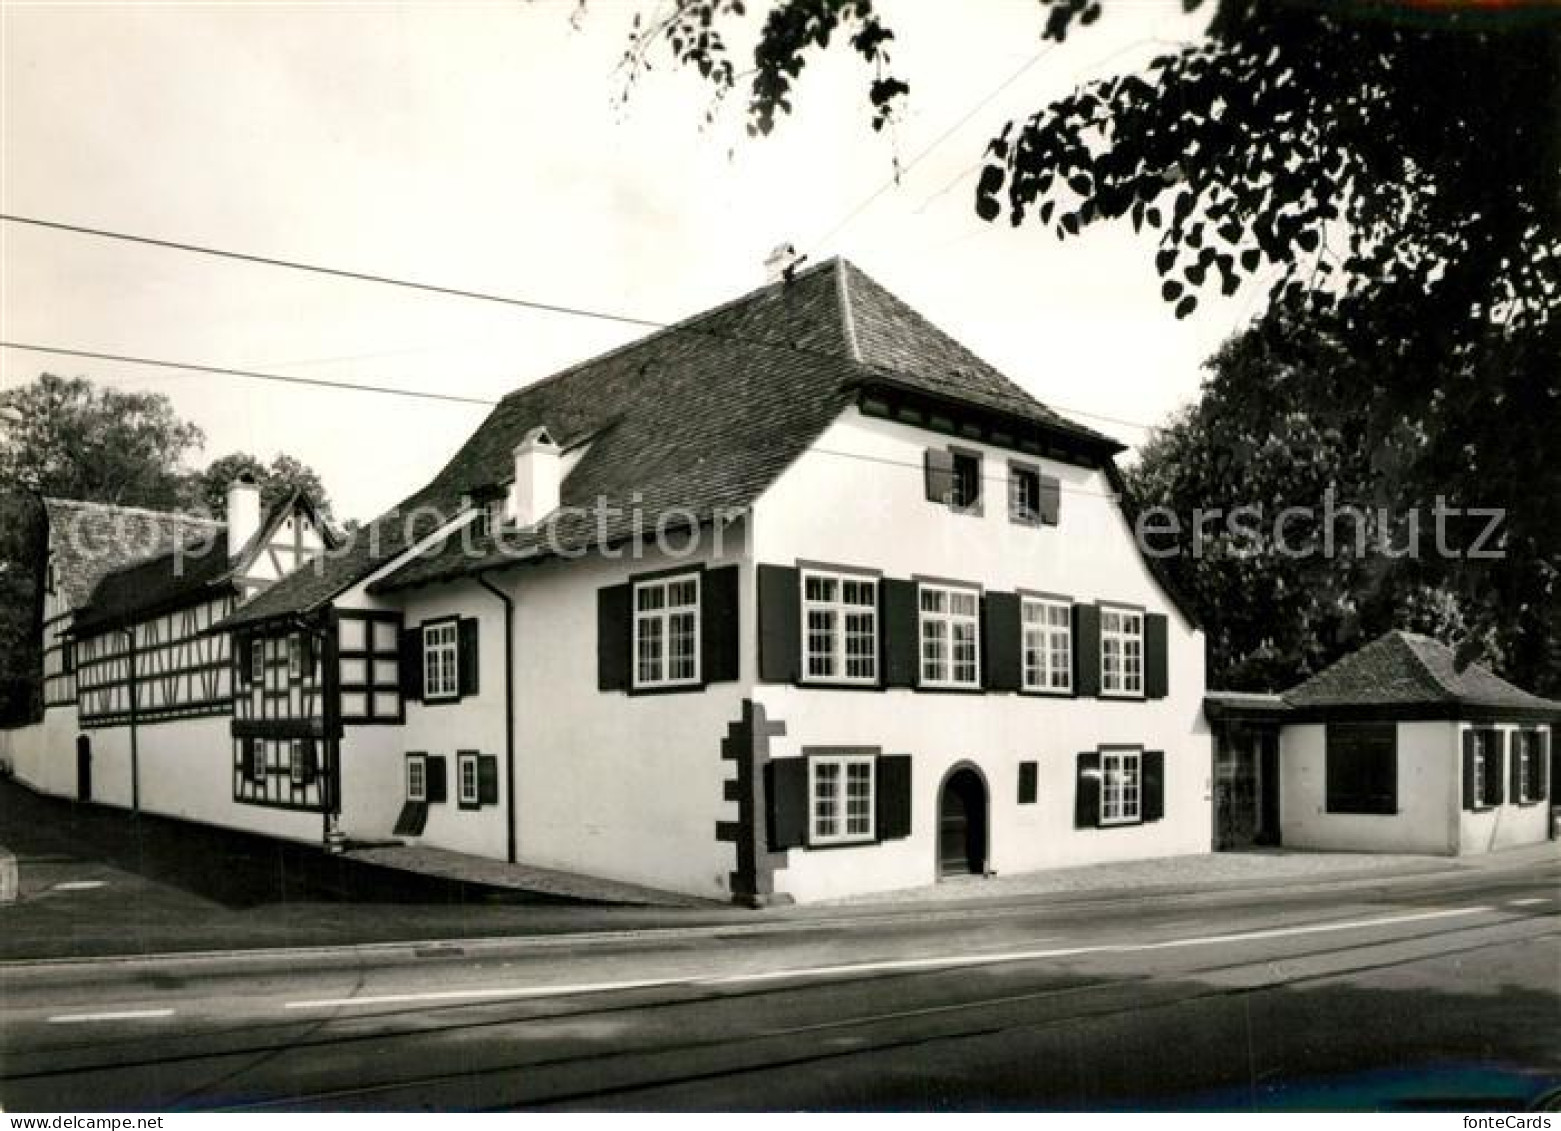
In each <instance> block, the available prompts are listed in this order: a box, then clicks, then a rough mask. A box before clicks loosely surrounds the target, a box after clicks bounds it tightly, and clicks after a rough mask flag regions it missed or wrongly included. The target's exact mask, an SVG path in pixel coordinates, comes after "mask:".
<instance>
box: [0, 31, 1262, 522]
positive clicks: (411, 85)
mask: <svg viewBox="0 0 1561 1131" xmlns="http://www.w3.org/2000/svg"><path fill="white" fill-rule="evenodd" d="M653 6H654V5H653V4H652V3H650V2H634V0H587V3H586V4H585V5H584V7H583V9H579V8H578V5H577V0H534V2H531V3H523V2H514V0H507V2H504V3H481V4H479V3H456V2H441V3H438V4H433V3H425V4H365V3H352V4H346V3H329V2H316V3H308V4H303V3H166V4H150V3H141V4H79V3H78V4H69V5H66V4H54V5H51V4H20V3H11V2H5V3H3V5H0V99H3V101H0V211H4V212H6V213H13V214H20V215H24V216H35V217H40V218H45V219H50V220H57V221H61V222H65V223H70V224H78V225H83V226H88V227H98V228H108V229H114V230H119V231H127V232H132V233H136V234H140V235H147V236H152V237H155V238H159V239H165V240H173V241H178V242H185V243H194V244H203V245H210V246H216V247H222V248H226V249H230V250H235V251H240V252H246V253H251V254H258V255H264V256H271V257H277V258H287V259H294V260H301V261H306V262H311V263H319V264H323V265H328V266H332V267H338V268H344V269H347V270H353V271H359V272H366V273H374V274H382V275H389V276H395V277H399V278H406V279H412V280H417V281H422V282H429V283H435V284H439V285H444V286H451V287H458V288H462V289H467V290H477V291H487V292H493V293H497V294H503V295H508V296H515V297H518V298H525V299H532V300H536V301H540V302H546V303H551V304H558V305H568V306H576V307H582V308H589V309H591V310H596V311H607V312H612V313H617V314H622V315H626V316H630V317H633V318H642V319H651V320H655V321H673V320H676V319H678V318H681V317H685V316H687V315H690V314H693V313H695V312H697V311H699V310H702V309H704V308H706V307H709V306H712V305H715V304H717V303H720V302H724V301H726V300H728V299H731V298H734V297H736V296H738V295H739V294H742V293H743V292H745V291H747V290H750V289H752V288H753V287H755V286H758V285H760V284H761V283H763V282H764V278H765V269H764V260H765V257H766V255H767V254H768V253H769V252H770V250H771V249H772V248H774V247H775V246H776V245H777V244H780V243H785V242H789V243H791V244H793V245H795V246H796V247H797V248H798V250H799V251H802V252H803V253H805V254H807V255H808V256H809V258H810V260H815V261H816V260H818V259H821V258H825V257H828V256H830V255H837V254H838V255H843V256H845V257H847V258H849V259H850V260H851V261H852V262H854V263H856V264H857V265H858V266H859V267H861V268H862V269H863V270H865V271H866V272H867V273H868V274H870V275H872V276H873V277H874V278H876V279H877V280H878V281H879V282H880V283H882V284H884V285H885V286H887V287H888V288H889V289H890V290H892V291H894V292H895V293H897V294H899V295H900V296H901V297H902V298H904V299H905V300H907V301H908V302H910V303H911V304H912V305H913V306H915V307H917V308H918V309H920V310H921V311H922V312H923V313H924V314H925V315H927V316H928V317H929V318H931V319H932V320H933V321H934V322H936V323H937V324H938V325H940V326H941V327H943V328H944V329H945V330H947V331H948V332H950V333H952V334H953V335H954V336H955V337H957V338H959V339H960V340H961V341H963V342H964V343H965V344H967V345H968V346H970V347H971V348H972V349H974V350H975V351H976V352H977V353H979V354H980V355H982V356H983V357H985V358H986V359H987V360H989V361H991V362H992V363H993V364H995V365H997V366H998V368H1000V369H1002V370H1003V371H1004V372H1006V373H1007V374H1009V376H1011V377H1012V378H1013V379H1014V380H1016V381H1018V382H1019V383H1020V384H1021V385H1023V386H1024V387H1025V388H1026V389H1028V390H1029V391H1030V392H1031V393H1032V394H1034V395H1035V396H1036V397H1038V398H1040V399H1041V400H1042V401H1044V402H1045V403H1047V404H1049V405H1051V406H1052V407H1054V408H1056V409H1058V410H1059V411H1062V412H1063V413H1065V414H1070V415H1073V416H1074V417H1075V418H1076V419H1078V420H1079V421H1080V422H1082V423H1085V424H1088V425H1090V426H1092V427H1095V428H1097V429H1099V430H1102V431H1105V432H1107V433H1109V434H1111V435H1114V436H1116V437H1117V438H1118V439H1120V440H1122V441H1123V442H1124V443H1126V444H1129V445H1136V444H1139V443H1141V442H1142V441H1143V440H1144V438H1145V436H1146V435H1147V427H1149V426H1152V425H1155V424H1156V423H1160V422H1163V420H1164V419H1165V417H1166V416H1167V414H1169V413H1171V412H1172V411H1174V410H1175V409H1176V408H1177V407H1179V406H1181V405H1183V404H1186V403H1188V402H1189V401H1191V400H1193V399H1195V398H1196V396H1197V392H1198V387H1199V382H1200V379H1201V374H1200V367H1201V365H1202V363H1203V361H1204V360H1205V359H1206V358H1207V357H1208V356H1209V354H1210V353H1211V352H1212V351H1213V350H1214V349H1215V348H1216V347H1217V346H1218V344H1219V343H1220V342H1221V341H1222V340H1223V339H1224V338H1226V337H1227V336H1229V335H1230V334H1231V333H1232V332H1233V331H1235V330H1237V329H1239V328H1240V326H1242V325H1243V324H1244V323H1245V321H1246V320H1248V319H1250V318H1251V317H1252V316H1253V315H1254V314H1255V313H1257V312H1258V310H1259V309H1260V306H1261V293H1260V291H1261V285H1260V284H1252V283H1249V284H1246V285H1245V286H1244V287H1243V289H1242V290H1241V291H1238V292H1237V294H1236V295H1234V296H1232V297H1231V298H1229V299H1221V298H1219V297H1218V296H1205V298H1204V302H1203V303H1202V304H1201V305H1200V308H1199V311H1198V313H1197V314H1196V315H1195V316H1194V317H1192V318H1189V319H1188V320H1186V321H1185V322H1178V321H1177V320H1176V319H1175V318H1174V317H1173V316H1172V314H1171V311H1170V308H1169V307H1168V306H1167V305H1166V304H1164V303H1162V302H1161V301H1160V298H1159V294H1158V290H1159V287H1158V280H1157V278H1156V276H1155V274H1154V270H1153V266H1152V262H1151V259H1152V251H1153V246H1152V244H1150V243H1149V242H1147V241H1146V240H1143V239H1140V238H1139V237H1135V236H1134V235H1133V234H1132V232H1131V230H1130V229H1129V228H1127V226H1126V225H1120V226H1119V225H1107V226H1099V227H1097V228H1096V229H1094V230H1091V231H1089V232H1087V233H1086V234H1085V235H1084V236H1083V237H1081V238H1077V239H1073V240H1069V241H1066V242H1058V241H1057V240H1055V239H1054V238H1053V237H1051V236H1049V235H1047V234H1046V233H1045V232H1043V231H1041V230H1040V229H1039V228H1037V227H1024V228H1019V229H1014V228H1011V227H1010V226H1008V224H1007V223H1006V221H1004V222H999V223H997V224H986V223H983V222H982V221H980V220H979V219H978V218H977V217H976V215H975V213H974V210H973V206H972V193H973V187H974V182H975V177H976V174H977V172H978V171H979V168H980V162H981V157H982V152H983V149H984V147H985V145H986V142H987V141H988V139H989V138H991V137H992V136H993V135H994V134H995V133H996V132H997V131H998V130H1000V129H1001V128H1002V126H1003V125H1004V123H1006V122H1008V121H1010V120H1012V119H1016V118H1023V117H1025V116H1027V115H1028V114H1030V113H1031V112H1033V111H1035V110H1036V109H1038V108H1040V107H1042V106H1044V105H1045V103H1046V102H1047V100H1048V99H1051V98H1054V97H1057V96H1059V95H1061V94H1065V93H1067V92H1068V91H1069V90H1071V89H1072V88H1073V87H1075V86H1076V85H1077V84H1078V83H1080V82H1082V81H1086V80H1088V79H1092V78H1097V77H1105V76H1109V75H1111V74H1115V73H1119V72H1121V71H1124V70H1130V69H1134V68H1137V67H1141V66H1142V65H1143V64H1144V63H1145V62H1147V61H1148V59H1149V58H1151V57H1152V56H1153V55H1155V54H1158V53H1160V52H1162V51H1165V50H1167V49H1171V48H1174V47H1176V46H1178V45H1180V44H1181V43H1184V42H1187V41H1190V40H1192V39H1195V38H1196V37H1197V35H1198V33H1199V31H1200V28H1201V21H1202V19H1204V18H1206V17H1200V16H1199V15H1197V14H1194V15H1193V16H1188V15H1185V14H1184V13H1183V12H1182V10H1181V4H1180V0H1165V2H1157V0H1132V2H1123V3H1116V4H1110V5H1107V6H1106V10H1107V15H1106V16H1105V18H1103V19H1102V20H1100V21H1099V22H1098V23H1097V24H1095V25H1094V26H1093V27H1090V28H1086V29H1082V30H1081V31H1080V32H1078V33H1076V34H1075V35H1074V36H1072V37H1070V39H1069V41H1068V42H1067V43H1066V44H1064V45H1062V46H1056V45H1051V44H1046V43H1043V42H1042V40H1041V38H1040V29H1041V24H1042V20H1041V14H1040V6H1039V5H1038V4H1037V3H1036V2H1035V0H968V2H964V3H961V4H959V5H957V6H956V5H947V4H938V5H933V4H930V3H926V2H925V0H901V2H895V0H883V2H881V3H880V5H879V7H880V9H881V11H882V12H883V15H884V18H885V22H887V23H888V24H889V25H890V26H891V27H892V28H893V29H894V30H895V32H896V36H897V38H896V40H895V42H894V46H893V55H894V63H895V69H896V71H897V73H899V74H900V75H901V76H902V77H904V78H906V79H907V80H908V81H909V82H910V84H911V95H910V98H909V101H908V102H907V104H906V106H905V108H904V112H903V114H902V115H901V118H900V120H899V122H898V123H897V124H896V125H895V126H894V128H893V129H892V130H888V131H885V132H884V133H883V134H875V133H874V132H873V131H872V129H871V128H870V125H869V121H870V109H869V107H868V106H867V100H866V96H865V90H866V82H867V80H868V79H869V78H870V76H869V75H868V74H867V73H866V72H865V71H864V69H863V67H862V66H861V64H860V62H859V60H857V59H856V58H855V57H854V56H852V55H851V54H850V53H849V52H846V51H836V52H831V53H829V54H828V55H824V56H817V57H815V58H814V59H813V61H812V63H811V65H810V66H809V67H808V68H807V70H806V71H805V72H804V74H803V77H802V80H801V86H800V89H799V91H798V96H797V98H796V110H795V112H794V113H793V114H792V115H791V116H789V117H787V118H785V119H782V121H781V123H780V126H779V128H778V129H777V131H776V132H775V134H774V135H772V136H771V137H769V138H766V139H760V140H753V139H749V138H748V137H747V136H746V134H745V132H744V129H743V126H744V122H743V117H742V114H741V100H740V99H735V100H734V101H733V104H732V105H730V106H728V107H727V108H726V109H725V110H724V111H722V112H721V113H720V114H719V115H718V116H717V118H716V120H715V122H714V123H713V124H710V125H705V124H704V116H705V110H706V109H707V107H708V105H709V91H708V89H707V88H706V87H704V86H703V85H702V84H701V83H700V82H699V81H698V80H697V77H696V76H694V75H692V74H689V73H685V72H680V71H677V70H675V69H674V68H672V67H671V66H670V65H668V64H666V63H665V62H663V63H662V65H660V66H658V67H656V68H655V69H654V70H653V71H651V72H650V73H649V74H648V75H645V76H642V77H641V78H640V79H639V80H638V81H637V82H635V83H634V84H633V86H632V87H631V88H630V90H629V98H628V101H627V104H626V105H625V104H623V103H622V101H621V99H620V95H621V94H622V93H623V91H624V79H623V75H622V73H621V70H620V69H619V60H620V58H621V56H622V55H623V52H624V49H625V47H626V45H627V36H628V33H629V29H630V24H631V20H632V18H633V15H634V13H635V12H636V11H643V12H649V11H651V10H652V9H653ZM765 7H766V5H764V4H762V3H755V4H750V5H749V8H750V10H751V11H762V10H763V9H764V8H765ZM955 12H957V13H958V14H957V16H955V15H953V14H952V13H955ZM752 20H753V17H750V20H749V23H748V24H746V25H738V26H735V27H734V28H733V29H732V31H731V33H730V35H729V38H731V39H732V40H733V42H734V46H736V47H738V48H739V49H740V48H741V47H742V46H743V45H744V44H745V43H746V42H750V41H751V36H752V34H753V23H752ZM745 37H747V38H746V39H745ZM896 162H898V164H899V165H900V167H901V168H902V170H903V172H902V175H901V176H899V178H898V179H897V180H896V178H895V176H894V173H895V168H896ZM644 332H645V331H644V330H643V329H636V328H635V327H633V326H629V325H624V324H622V323H614V322H609V321H602V320H594V319H587V318H580V317H570V316H564V315H559V314H551V313H543V312H537V311H528V310H523V309H519V308H516V307H513V306H507V305H500V304H494V303H483V302H477V301H472V300H463V299H457V298H453V297H441V296H436V295H431V294H427V293H421V292H414V291H409V290H404V289H400V288H391V287H385V286H379V285H374V284H370V283H364V282H354V281H347V280H341V279H330V278H323V277H320V276H314V275H308V274H303V273H299V272H293V271H285V270H280V269H276V268H272V267H265V266H259V265H254V264H242V263H236V262H229V261H222V260H215V259H211V258H207V257H201V256H195V255H190V254H186V253H180V252H174V251H169V250H165V249H158V248H152V247H145V246H134V245H128V244H121V243H114V242H108V241H103V240H100V239H96V238H92V237H87V236H82V235H75V234H68V233H62V232H52V231H42V230H38V229H32V228H27V227H22V226H19V225H16V224H10V223H5V224H0V338H3V339H4V340H8V341H19V342H31V343H39V344H47V345H59V346H65V347H68V348H73V349H84V350H90V351H94V352H101V353H115V354H127V355H136V356H142V357H151V358H160V359H167V360H174V361H180V362H193V363H198V364H203V365H213V366H223V367H234V368H243V369H254V370H261V371H265V372H273V373H279V374H286V375H294V376H304V377H319V378H326V379H329V380H334V381H344V382H350V383H356V384H375V385H388V386H392V387H396V388H402V389H423V390H437V391H441V392H447V393H453V394H458V395H461V396H469V397H474V398H483V399H493V400H496V399H498V398H499V397H501V396H503V395H504V394H505V393H507V392H509V391H511V390H513V389H516V388H520V387H522V386H524V385H527V384H529V383H531V382H532V381H535V380H538V379H539V378H542V377H545V376H547V375H548V374H549V373H552V372H554V371H556V370H558V369H561V368H563V367H564V366H566V365H569V364H572V363H574V362H576V361H579V360H582V359H584V358H586V357H589V356H592V355H594V354H596V353H599V352H601V351H603V350H606V349H609V348H612V347H614V346H616V345H619V344H621V343H622V342H624V341H626V340H629V339H631V338H633V337H638V336H640V335H641V334H643V333H644ZM44 371H49V372H56V373H70V374H79V375H83V376H86V377H90V378H91V379H93V380H94V381H96V382H99V383H101V384H105V385H113V386H116V387H120V388H126V389H149V390H156V391H158V392H162V393H165V394H167V395H168V396H169V397H170V398H171V399H172V401H173V403H174V406H175V408H176V409H177V411H178V412H179V413H180V414H181V415H182V416H184V417H185V418H187V419H189V420H193V421H194V422H195V423H197V424H198V425H200V427H201V428H202V429H203V430H204V432H205V435H206V445H205V448H204V450H203V451H202V452H200V453H198V454H197V455H196V456H195V457H194V460H193V461H192V462H194V463H195V464H199V465H203V464H204V463H205V462H208V461H209V460H211V459H214V458H216V457H218V456H220V455H223V454H226V453H228V452H231V451H235V450H244V451H249V452H253V453H255V454H256V455H259V456H260V457H261V458H262V459H266V460H269V459H270V458H271V456H273V455H274V454H276V453H277V452H287V453H289V454H292V455H294V456H297V457H298V458H300V459H302V460H304V461H305V462H306V463H308V464H310V465H312V466H313V467H314V468H315V469H316V470H317V471H319V472H320V474H321V476H322V477H323V479H324V481H325V484H326V487H327V489H328V490H329V491H330V493H331V496H332V499H333V501H334V503H335V510H336V514H337V516H338V517H340V518H347V517H356V518H368V517H372V516H373V515H375V514H378V513H380V512H381V511H383V510H384V509H386V508H387V507H389V506H390V505H392V504H393V503H395V502H396V501H398V500H399V499H401V498H402V497H404V496H405V495H407V494H408V493H410V492H411V491H413V490H415V489H417V488H418V487H420V486H421V485H422V484H423V483H424V482H426V481H427V480H428V479H429V478H430V477H431V476H432V475H433V474H434V473H435V472H437V471H438V470H439V468H440V467H441V466H442V465H443V464H444V462H445V461H446V460H447V459H448V458H449V457H450V456H451V455H452V454H453V453H454V451H455V450H456V449H457V448H458V447H459V445H460V444H461V442H462V441H463V440H464V439H465V438H466V437H467V436H468V435H469V434H470V433H471V432H472V430H473V429H475V428H476V426H477V425H478V424H479V423H480V421H481V420H482V418H483V417H484V415H485V414H486V411H487V410H486V409H485V408H483V407H482V406H480V405H459V404H445V403H438V402H430V401H425V400H417V399H412V398H406V397H396V396H386V395H380V394H371V393H366V392H352V391H345V390H327V389H318V388H307V387H299V386H291V385H283V384H278V383H274V382H264V381H255V380H251V379H245V378H237V377H224V376H216V375H211V374H198V373H189V372H177V371H166V370H155V369H149V368H145V367H139V366H135V365H129V364H124V363H113V362H102V361H89V360H66V359H61V358H54V357H47V356H44V355H41V354H37V353H31V352H24V351H20V350H15V349H5V350H0V385H4V386H6V387H9V386H10V385H12V384H17V383H25V382H27V381H30V380H32V379H34V378H35V377H36V376H37V375H38V374H39V373H40V372H44Z"/></svg>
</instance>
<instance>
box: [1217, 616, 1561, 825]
mask: <svg viewBox="0 0 1561 1131" xmlns="http://www.w3.org/2000/svg"><path fill="white" fill-rule="evenodd" d="M1208 710H1209V715H1210V717H1211V718H1213V719H1214V720H1215V729H1216V735H1217V741H1216V751H1217V754H1216V797H1217V804H1216V820H1217V825H1218V828H1219V832H1218V834H1217V841H1218V843H1219V844H1220V846H1221V847H1225V846H1235V845H1238V844H1240V843H1241V842H1242V839H1243V836H1245V837H1246V839H1248V840H1253V841H1257V842H1260V843H1268V844H1283V845H1286V846H1289V847H1293V848H1316V849H1334V850H1343V851H1355V852H1409V853H1435V854H1439V855H1467V854H1474V853H1481V852H1490V851H1492V850H1494V849H1500V848H1510V847H1515V846H1518V845H1525V844H1538V843H1542V842H1543V841H1545V840H1547V839H1549V837H1550V835H1551V826H1552V821H1551V814H1550V804H1549V797H1550V781H1551V778H1552V776H1553V766H1554V757H1555V748H1554V743H1553V742H1552V732H1553V730H1554V727H1555V724H1556V722H1557V721H1558V720H1561V703H1556V702H1554V701H1552V700H1548V699H1541V698H1540V697H1538V696H1536V695H1530V694H1529V693H1528V692H1526V691H1523V690H1521V689H1519V688H1516V687H1514V686H1512V685H1511V684H1510V683H1508V682H1506V681H1505V680H1503V679H1501V678H1499V677H1498V676H1496V675H1494V674H1493V673H1492V672H1490V671H1489V670H1488V669H1486V668H1484V667H1482V666H1481V665H1479V664H1470V665H1467V666H1465V667H1462V668H1460V667H1459V666H1458V664H1457V663H1456V661H1455V657H1454V654H1453V651H1452V649H1450V648H1448V647H1447V646H1446V645H1445V644H1441V643H1438V642H1437V641H1435V640H1432V639H1430V638H1428V637H1425V636H1418V635H1415V634H1413V633H1408V632H1389V633H1386V634H1385V635H1383V636H1381V637H1379V638H1377V639H1376V640H1374V641H1372V642H1371V643H1370V644H1367V645H1366V646H1365V647H1363V648H1361V649H1360V650H1359V651H1356V652H1353V653H1351V654H1350V655H1348V656H1345V657H1344V658H1343V659H1341V660H1339V661H1338V662H1337V663H1335V664H1333V665H1332V666H1331V667H1328V668H1326V669H1324V670H1323V671H1321V672H1319V673H1318V674H1317V675H1315V676H1313V677H1312V678H1311V679H1309V680H1307V681H1305V682H1304V683H1301V684H1299V685H1298V686H1296V687H1294V688H1292V689H1291V690H1289V691H1287V692H1285V693H1284V694H1282V695H1273V696H1251V695H1234V696H1233V695H1229V694H1227V693H1217V692H1216V693H1212V694H1211V695H1210V696H1209V703H1208Z"/></svg>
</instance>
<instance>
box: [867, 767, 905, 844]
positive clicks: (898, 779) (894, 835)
mask: <svg viewBox="0 0 1561 1131" xmlns="http://www.w3.org/2000/svg"><path fill="white" fill-rule="evenodd" d="M875 801H876V805H877V810H878V811H877V813H876V814H875V815H874V821H875V824H876V826H877V829H878V839H879V840H899V839H901V838H902V837H908V836H910V835H911V756H910V755H909V754H885V755H883V756H882V757H880V758H879V759H878V784H877V792H876V797H875Z"/></svg>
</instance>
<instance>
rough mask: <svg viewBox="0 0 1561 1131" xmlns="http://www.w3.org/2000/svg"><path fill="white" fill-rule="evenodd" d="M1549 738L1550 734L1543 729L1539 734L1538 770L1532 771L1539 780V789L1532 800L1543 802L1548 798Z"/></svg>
mask: <svg viewBox="0 0 1561 1131" xmlns="http://www.w3.org/2000/svg"><path fill="white" fill-rule="evenodd" d="M1550 737H1551V732H1550V731H1548V730H1545V729H1543V728H1541V729H1540V732H1539V754H1538V757H1539V769H1537V770H1535V771H1534V774H1535V776H1536V777H1537V778H1538V779H1539V789H1538V792H1536V793H1535V795H1534V800H1536V801H1543V800H1544V799H1545V798H1547V797H1549V796H1550Z"/></svg>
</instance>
